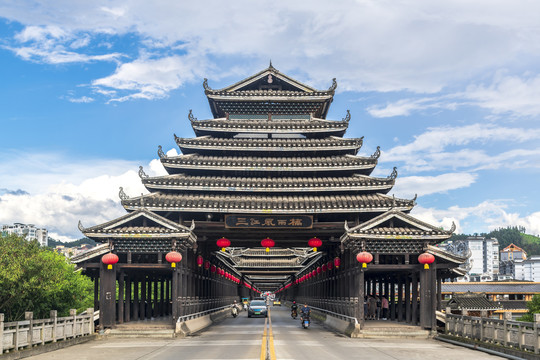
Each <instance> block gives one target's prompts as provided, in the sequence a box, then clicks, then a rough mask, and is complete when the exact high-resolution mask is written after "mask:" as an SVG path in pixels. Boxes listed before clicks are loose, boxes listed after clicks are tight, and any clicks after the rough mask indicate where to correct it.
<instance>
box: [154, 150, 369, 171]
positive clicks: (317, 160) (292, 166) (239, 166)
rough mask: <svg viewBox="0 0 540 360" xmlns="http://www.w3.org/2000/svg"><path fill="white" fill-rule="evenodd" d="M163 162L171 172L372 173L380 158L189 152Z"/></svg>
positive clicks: (162, 160)
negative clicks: (218, 154)
mask: <svg viewBox="0 0 540 360" xmlns="http://www.w3.org/2000/svg"><path fill="white" fill-rule="evenodd" d="M275 155H277V154H275ZM275 155H274V156H275ZM161 163H162V164H163V166H164V167H165V168H167V169H168V170H169V173H178V172H182V171H190V170H191V171H192V170H197V171H199V170H214V171H219V172H223V171H248V172H253V171H264V172H284V171H287V172H289V171H294V172H313V171H325V172H326V171H332V172H336V171H341V172H343V171H349V172H350V171H353V170H356V171H357V172H358V173H361V174H369V173H371V171H372V170H373V169H374V168H375V165H376V164H377V158H376V157H357V156H352V155H342V156H321V157H307V156H305V157H255V156H206V155H199V154H190V155H187V156H175V157H164V158H162V159H161Z"/></svg>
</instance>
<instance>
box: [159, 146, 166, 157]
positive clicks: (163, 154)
mask: <svg viewBox="0 0 540 360" xmlns="http://www.w3.org/2000/svg"><path fill="white" fill-rule="evenodd" d="M157 154H158V156H159V158H160V159H165V158H166V157H167V154H165V153H164V152H163V148H162V147H161V145H158V150H157Z"/></svg>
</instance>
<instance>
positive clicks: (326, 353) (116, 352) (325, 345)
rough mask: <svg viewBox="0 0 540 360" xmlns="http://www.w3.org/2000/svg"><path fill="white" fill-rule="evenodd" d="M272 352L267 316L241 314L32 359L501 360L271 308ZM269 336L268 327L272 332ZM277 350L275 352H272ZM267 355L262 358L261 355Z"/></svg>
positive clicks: (433, 341)
mask: <svg viewBox="0 0 540 360" xmlns="http://www.w3.org/2000/svg"><path fill="white" fill-rule="evenodd" d="M269 319H270V320H271V325H272V327H271V330H272V334H273V348H272V349H269V350H270V351H269V352H268V355H273V356H274V357H273V356H268V357H267V354H266V352H265V349H264V346H263V342H265V338H264V337H263V333H264V330H265V322H266V319H265V318H248V317H247V314H246V312H241V313H240V315H239V316H238V317H237V318H232V317H231V316H229V317H227V318H226V319H225V320H223V321H222V322H220V323H218V324H216V325H214V326H212V327H210V328H208V329H207V330H205V331H202V332H200V333H197V334H195V335H194V336H189V337H187V338H183V339H174V340H164V339H152V338H131V339H130V338H114V337H109V338H106V339H102V340H99V341H91V342H88V343H85V344H81V345H75V346H72V347H68V348H65V349H61V350H57V351H54V352H50V353H45V354H41V355H38V356H34V357H31V358H30V359H33V360H53V359H54V360H72V359H79V360H87V359H88V360H93V359H99V358H113V359H115V360H135V359H137V360H150V359H160V360H169V359H170V360H172V359H175V360H177V359H181V360H202V359H204V360H214V359H215V360H227V359H235V360H240V359H242V360H244V359H245V360H248V359H249V360H259V359H280V360H316V359H328V360H333V359H335V360H342V359H350V360H353V359H378V360H394V359H430V358H436V359H439V360H447V359H448V360H463V359H470V360H475V359H497V358H498V357H496V356H492V355H488V354H485V353H482V352H479V351H474V350H469V349H466V348H463V347H459V346H454V345H450V344H447V343H443V342H439V341H436V340H431V339H425V340H417V339H415V340H411V339H381V340H373V339H371V340H368V339H351V338H348V337H345V336H342V335H340V334H337V333H334V332H332V331H329V330H328V329H326V328H324V327H322V326H321V325H320V324H318V323H316V322H313V324H312V326H311V327H310V328H309V329H303V328H302V327H301V326H300V321H299V320H298V319H296V320H295V319H292V318H291V317H290V312H289V308H288V307H271V308H270V318H269ZM267 334H269V328H267ZM272 350H273V351H272ZM261 354H262V356H261Z"/></svg>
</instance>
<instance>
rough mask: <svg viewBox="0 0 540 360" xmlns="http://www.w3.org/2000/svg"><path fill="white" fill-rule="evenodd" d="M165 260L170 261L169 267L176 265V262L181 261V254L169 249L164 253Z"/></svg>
mask: <svg viewBox="0 0 540 360" xmlns="http://www.w3.org/2000/svg"><path fill="white" fill-rule="evenodd" d="M165 260H167V261H168V262H170V263H171V267H176V263H178V262H180V261H182V254H180V253H179V252H176V251H171V252H169V253H167V255H165Z"/></svg>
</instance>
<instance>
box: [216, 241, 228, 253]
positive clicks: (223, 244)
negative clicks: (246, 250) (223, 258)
mask: <svg viewBox="0 0 540 360" xmlns="http://www.w3.org/2000/svg"><path fill="white" fill-rule="evenodd" d="M217 246H219V247H220V248H221V251H223V252H225V248H226V247H229V246H231V242H230V240H229V239H227V238H224V237H222V238H221V239H219V240H218V241H217Z"/></svg>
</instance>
